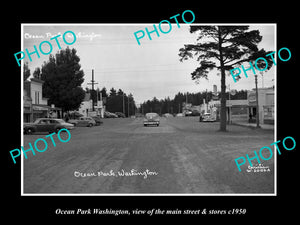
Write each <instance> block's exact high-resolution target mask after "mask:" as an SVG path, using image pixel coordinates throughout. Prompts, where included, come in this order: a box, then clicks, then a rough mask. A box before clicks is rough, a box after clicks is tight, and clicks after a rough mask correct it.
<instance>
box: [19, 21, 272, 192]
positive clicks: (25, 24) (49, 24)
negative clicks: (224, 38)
mask: <svg viewBox="0 0 300 225" xmlns="http://www.w3.org/2000/svg"><path fill="white" fill-rule="evenodd" d="M136 25H142V26H145V25H150V26H152V25H153V24H151V23H129V24H128V23H127V24H126V23H124V24H122V23H121V24H120V23H113V24H109V23H103V24H102V23H97V24H95V23H92V24H87V23H41V24H38V23H34V24H32V23H21V51H23V49H24V45H23V43H24V39H23V38H24V37H23V33H24V32H23V28H24V26H136ZM181 25H187V26H190V25H223V26H226V25H241V26H242V25H256V26H260V25H261V26H274V28H275V32H274V34H275V36H274V39H275V40H274V44H275V46H274V47H275V51H276V52H277V23H195V24H180V26H181ZM274 56H275V61H277V54H274ZM23 64H24V63H23V61H22V62H21V143H22V146H24V135H23V121H24V118H23V110H24V108H23V94H24V93H23ZM274 83H275V85H274V86H275V89H274V91H275V100H274V101H275V109H274V113H275V115H274V117H275V118H274V120H275V122H274V126H275V127H274V142H275V141H276V137H277V67H276V66H275V78H274ZM21 152H22V151H21ZM274 152H276V154H274V193H212V194H209V193H203V194H197V193H181V194H174V193H173V194H172V193H163V194H161V193H155V194H154V193H143V194H134V193H114V194H111V193H107V194H105V193H78V194H77V193H76V194H74V193H73V194H71V193H43V194H41V193H24V180H23V179H24V171H23V169H24V168H23V163H24V159H23V158H24V157H23V152H22V153H21V196H277V151H276V149H275V145H274Z"/></svg>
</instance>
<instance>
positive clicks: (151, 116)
mask: <svg viewBox="0 0 300 225" xmlns="http://www.w3.org/2000/svg"><path fill="white" fill-rule="evenodd" d="M145 117H146V118H147V119H149V118H156V117H158V115H157V113H147V114H146V116H145Z"/></svg>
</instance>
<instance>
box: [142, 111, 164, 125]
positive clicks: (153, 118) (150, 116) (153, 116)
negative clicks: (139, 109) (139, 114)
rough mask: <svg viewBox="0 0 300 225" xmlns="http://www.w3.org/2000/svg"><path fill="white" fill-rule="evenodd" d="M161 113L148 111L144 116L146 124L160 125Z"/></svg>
mask: <svg viewBox="0 0 300 225" xmlns="http://www.w3.org/2000/svg"><path fill="white" fill-rule="evenodd" d="M159 122H160V120H159V115H158V114H157V113H146V115H145V118H144V126H148V125H155V126H159Z"/></svg>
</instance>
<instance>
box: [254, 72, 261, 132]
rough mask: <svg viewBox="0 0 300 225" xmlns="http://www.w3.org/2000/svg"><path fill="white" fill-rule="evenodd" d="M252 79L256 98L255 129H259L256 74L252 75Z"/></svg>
mask: <svg viewBox="0 0 300 225" xmlns="http://www.w3.org/2000/svg"><path fill="white" fill-rule="evenodd" d="M254 77H255V97H256V127H257V128H260V126H259V105H258V89H257V74H256V75H254Z"/></svg>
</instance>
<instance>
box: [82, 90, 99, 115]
mask: <svg viewBox="0 0 300 225" xmlns="http://www.w3.org/2000/svg"><path fill="white" fill-rule="evenodd" d="M94 109H95V111H93V100H92V99H91V95H90V93H85V97H84V99H83V101H82V103H81V105H80V107H79V109H78V110H77V112H79V113H80V114H82V115H83V116H100V117H101V118H103V117H104V106H103V102H102V101H97V105H95V106H94Z"/></svg>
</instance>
